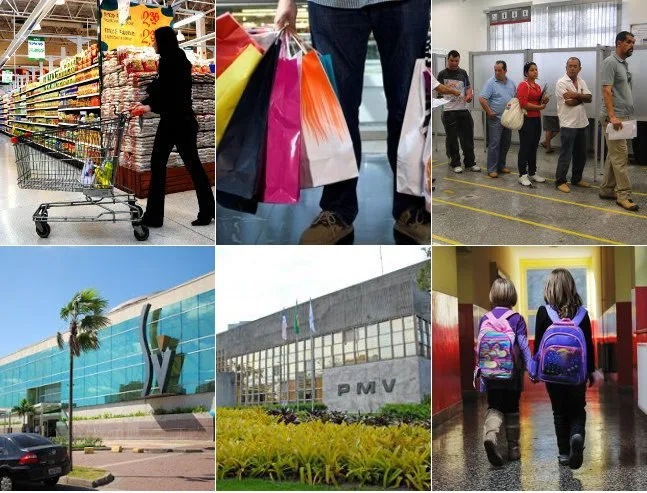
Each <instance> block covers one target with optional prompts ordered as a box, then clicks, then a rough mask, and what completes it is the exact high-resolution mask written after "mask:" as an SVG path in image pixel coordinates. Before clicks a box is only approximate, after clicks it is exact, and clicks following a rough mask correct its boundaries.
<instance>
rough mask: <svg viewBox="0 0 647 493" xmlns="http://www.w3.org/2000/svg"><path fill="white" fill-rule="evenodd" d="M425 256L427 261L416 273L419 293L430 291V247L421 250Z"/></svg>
mask: <svg viewBox="0 0 647 493" xmlns="http://www.w3.org/2000/svg"><path fill="white" fill-rule="evenodd" d="M422 250H423V251H424V252H425V255H426V256H427V258H428V259H429V261H428V262H426V263H425V265H423V266H422V267H421V268H420V270H419V271H418V278H417V284H418V289H420V290H421V291H431V247H428V248H423V249H422Z"/></svg>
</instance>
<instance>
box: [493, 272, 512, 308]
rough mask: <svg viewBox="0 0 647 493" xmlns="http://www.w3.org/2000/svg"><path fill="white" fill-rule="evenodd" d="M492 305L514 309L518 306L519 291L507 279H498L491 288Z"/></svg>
mask: <svg viewBox="0 0 647 493" xmlns="http://www.w3.org/2000/svg"><path fill="white" fill-rule="evenodd" d="M490 304H491V305H492V306H493V307H495V306H505V307H508V308H512V307H513V306H514V305H516V304H517V290H516V289H515V288H514V284H512V283H511V282H510V281H508V280H507V279H503V278H501V277H499V278H497V279H496V280H495V281H494V282H493V283H492V287H491V288H490Z"/></svg>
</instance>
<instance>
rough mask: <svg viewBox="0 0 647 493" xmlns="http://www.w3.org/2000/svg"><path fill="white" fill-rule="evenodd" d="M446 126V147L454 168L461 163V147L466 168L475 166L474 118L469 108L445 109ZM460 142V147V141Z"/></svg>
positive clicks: (443, 117) (450, 162)
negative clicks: (458, 109)
mask: <svg viewBox="0 0 647 493" xmlns="http://www.w3.org/2000/svg"><path fill="white" fill-rule="evenodd" d="M442 120H443V125H444V127H445V134H446V137H445V149H446V151H447V157H448V158H449V159H450V161H449V165H450V166H451V167H452V168H455V167H456V166H460V165H461V153H460V149H463V163H464V164H465V167H466V168H469V167H471V166H474V165H475V164H476V161H475V159H474V120H473V119H472V114H471V113H470V112H469V110H460V111H443V116H442ZM459 142H460V149H459V147H458V143H459Z"/></svg>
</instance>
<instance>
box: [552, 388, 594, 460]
mask: <svg viewBox="0 0 647 493" xmlns="http://www.w3.org/2000/svg"><path fill="white" fill-rule="evenodd" d="M546 390H548V395H549V396H550V403H551V404H552V406H553V420H554V423H555V433H556V434H557V446H558V448H559V453H560V454H561V455H568V453H569V452H570V449H571V445H570V440H571V437H572V436H573V435H575V434H580V435H582V438H584V432H585V425H586V411H585V410H584V407H585V406H586V384H583V385H577V386H575V385H560V384H557V383H547V384H546Z"/></svg>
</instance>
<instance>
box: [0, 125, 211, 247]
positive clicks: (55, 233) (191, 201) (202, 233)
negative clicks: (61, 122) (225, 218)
mask: <svg viewBox="0 0 647 493" xmlns="http://www.w3.org/2000/svg"><path fill="white" fill-rule="evenodd" d="M82 199H83V195H82V194H80V193H69V192H51V191H43V190H24V189H20V188H18V186H17V169H16V164H15V158H14V150H13V148H12V145H11V143H10V141H9V138H8V137H6V136H4V135H2V136H0V244H5V245H92V244H102V245H111V244H141V245H162V244H167V245H168V244H172V245H180V244H181V245H205V244H206V245H212V244H213V242H214V239H215V229H214V224H213V223H212V224H211V226H204V227H193V226H191V221H192V220H194V219H195V217H196V215H197V211H198V201H197V199H196V196H195V192H193V191H190V192H182V193H175V194H170V195H168V196H167V197H166V217H165V219H164V227H163V228H158V229H151V233H150V237H149V239H148V240H147V241H146V242H139V241H137V240H136V239H135V237H134V235H133V230H132V226H131V225H130V222H118V223H109V222H108V223H51V228H52V232H51V234H50V236H49V238H47V239H41V238H39V237H38V236H37V235H36V229H35V227H34V223H33V221H32V215H33V213H34V212H35V211H36V208H37V207H38V206H39V204H41V203H43V202H58V201H66V200H82ZM138 203H139V204H140V205H141V206H142V207H144V208H146V200H145V199H144V200H140V201H138ZM83 209H86V210H83ZM91 209H92V211H90V208H85V207H76V208H67V209H59V210H58V211H55V212H54V211H51V212H50V215H54V214H56V215H59V216H60V215H66V216H77V215H84V214H86V215H89V214H97V213H98V212H100V211H99V209H98V208H96V207H93V208H91Z"/></svg>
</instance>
